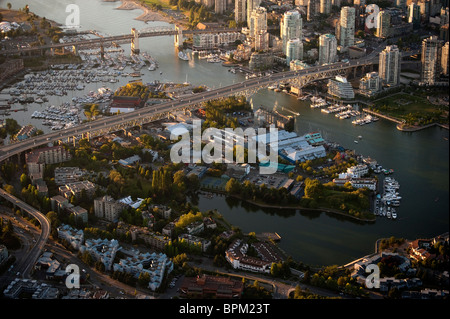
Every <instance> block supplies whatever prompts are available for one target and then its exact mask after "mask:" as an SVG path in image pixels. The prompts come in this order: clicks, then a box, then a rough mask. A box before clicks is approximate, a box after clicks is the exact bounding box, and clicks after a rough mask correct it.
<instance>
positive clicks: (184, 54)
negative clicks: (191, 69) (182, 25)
mask: <svg viewBox="0 0 450 319" xmlns="http://www.w3.org/2000/svg"><path fill="white" fill-rule="evenodd" d="M178 57H179V58H180V59H181V60H183V61H189V57H188V55H187V54H186V53H184V51H180V52H179V53H178Z"/></svg>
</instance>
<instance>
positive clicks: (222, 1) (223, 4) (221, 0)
mask: <svg viewBox="0 0 450 319" xmlns="http://www.w3.org/2000/svg"><path fill="white" fill-rule="evenodd" d="M226 8H227V1H226V0H215V1H214V13H215V14H224V12H225V10H226Z"/></svg>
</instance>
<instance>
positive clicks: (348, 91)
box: [328, 75, 355, 99]
mask: <svg viewBox="0 0 450 319" xmlns="http://www.w3.org/2000/svg"><path fill="white" fill-rule="evenodd" d="M328 93H329V94H330V95H333V96H336V97H338V98H340V99H353V98H355V92H354V91H353V88H352V85H351V83H350V82H348V81H347V79H346V78H345V77H342V76H339V75H337V76H336V77H335V78H334V79H329V80H328Z"/></svg>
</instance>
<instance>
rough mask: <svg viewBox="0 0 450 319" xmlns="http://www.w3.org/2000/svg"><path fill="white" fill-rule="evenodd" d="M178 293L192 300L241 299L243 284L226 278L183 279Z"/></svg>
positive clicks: (206, 276)
mask: <svg viewBox="0 0 450 319" xmlns="http://www.w3.org/2000/svg"><path fill="white" fill-rule="evenodd" d="M180 291H181V292H182V293H183V294H185V295H186V296H187V297H193V298H225V299H232V298H241V296H242V293H243V292H244V284H243V283H242V281H241V280H234V279H230V278H227V277H217V276H209V275H202V276H201V277H185V278H184V279H183V282H182V284H181V287H180Z"/></svg>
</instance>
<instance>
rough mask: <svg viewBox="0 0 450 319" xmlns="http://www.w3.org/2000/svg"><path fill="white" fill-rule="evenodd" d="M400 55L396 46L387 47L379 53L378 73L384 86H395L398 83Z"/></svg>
mask: <svg viewBox="0 0 450 319" xmlns="http://www.w3.org/2000/svg"><path fill="white" fill-rule="evenodd" d="M400 66H401V54H400V50H399V49H398V47H397V46H396V45H388V46H387V47H386V48H385V49H384V50H383V51H382V52H380V57H379V66H378V73H379V75H380V79H381V81H382V83H383V85H385V86H396V85H398V84H399V83H400Z"/></svg>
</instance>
